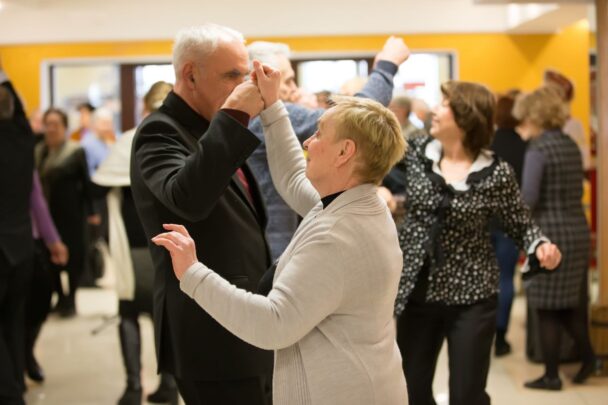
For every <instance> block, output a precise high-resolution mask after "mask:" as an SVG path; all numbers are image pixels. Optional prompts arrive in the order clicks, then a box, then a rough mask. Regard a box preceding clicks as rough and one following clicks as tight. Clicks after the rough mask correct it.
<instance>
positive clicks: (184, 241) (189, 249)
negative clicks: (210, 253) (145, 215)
mask: <svg viewBox="0 0 608 405" xmlns="http://www.w3.org/2000/svg"><path fill="white" fill-rule="evenodd" d="M163 228H165V229H166V230H167V231H169V232H165V233H160V234H158V235H156V236H155V237H153V238H152V242H154V243H155V244H156V245H158V246H162V247H164V248H165V249H167V250H168V251H169V253H170V254H171V261H172V262H173V271H174V272H175V276H177V279H178V280H181V279H182V277H183V276H184V273H186V270H188V268H190V266H192V265H193V264H194V263H196V262H198V259H197V258H196V245H195V244H194V240H193V239H192V238H191V237H190V234H189V233H188V231H187V230H186V228H185V227H184V226H183V225H174V224H164V225H163Z"/></svg>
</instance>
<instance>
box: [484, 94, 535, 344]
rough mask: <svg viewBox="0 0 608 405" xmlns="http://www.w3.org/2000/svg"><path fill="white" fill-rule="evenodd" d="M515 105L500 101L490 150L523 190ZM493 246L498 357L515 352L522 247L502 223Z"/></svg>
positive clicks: (511, 98) (522, 148) (510, 98)
mask: <svg viewBox="0 0 608 405" xmlns="http://www.w3.org/2000/svg"><path fill="white" fill-rule="evenodd" d="M514 104H515V95H512V94H504V95H499V96H498V98H497V100H496V111H495V113H494V119H495V122H496V132H495V133H494V139H493V140H492V145H491V147H490V149H491V150H492V151H493V152H494V153H496V155H497V156H498V157H499V158H501V159H502V160H504V161H506V162H507V163H508V164H509V165H511V167H512V168H513V171H514V172H515V177H516V179H517V184H518V185H519V187H521V174H522V170H523V165H524V155H525V153H526V146H527V145H526V142H525V141H524V140H523V139H521V136H519V134H518V133H517V131H516V130H515V127H516V126H517V124H519V121H517V119H515V117H513V114H512V113H511V110H512V109H513V105H514ZM491 236H492V245H493V247H494V251H495V252H496V258H497V259H498V267H499V268H500V282H499V293H498V311H497V316H496V339H495V341H494V353H495V354H496V356H504V355H506V354H508V353H510V352H511V345H510V344H509V342H507V340H506V335H507V330H508V328H509V318H510V317H511V306H512V304H513V296H514V294H515V286H514V284H513V276H514V274H515V266H517V260H518V259H519V248H518V247H517V245H516V244H515V242H514V241H513V240H512V239H511V238H509V237H508V236H507V235H506V234H505V233H504V232H503V230H502V229H501V227H500V224H498V223H496V224H493V227H492V234H491Z"/></svg>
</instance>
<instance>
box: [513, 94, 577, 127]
mask: <svg viewBox="0 0 608 405" xmlns="http://www.w3.org/2000/svg"><path fill="white" fill-rule="evenodd" d="M568 115H569V114H568V106H567V104H566V103H565V102H564V99H563V98H562V95H561V94H560V92H559V91H558V90H557V89H555V88H554V87H553V86H544V87H540V88H538V89H536V90H534V91H533V92H532V93H529V94H525V95H523V96H520V97H519V98H518V99H517V100H516V101H515V106H514V107H513V116H514V117H515V118H517V119H518V120H519V121H522V122H523V121H524V120H529V121H531V122H532V123H533V124H535V125H537V126H538V127H540V128H543V129H554V128H562V127H563V126H564V124H565V123H566V121H567V120H568Z"/></svg>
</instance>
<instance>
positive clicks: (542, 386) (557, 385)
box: [524, 375, 562, 391]
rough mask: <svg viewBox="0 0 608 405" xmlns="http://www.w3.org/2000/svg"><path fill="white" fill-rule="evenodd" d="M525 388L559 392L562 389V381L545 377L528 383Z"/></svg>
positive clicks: (557, 378)
mask: <svg viewBox="0 0 608 405" xmlns="http://www.w3.org/2000/svg"><path fill="white" fill-rule="evenodd" d="M524 387H526V388H533V389H537V390H550V391H560V390H561V389H562V380H560V379H559V377H547V376H546V375H544V376H542V377H540V378H539V379H537V380H534V381H528V382H527V383H525V384H524Z"/></svg>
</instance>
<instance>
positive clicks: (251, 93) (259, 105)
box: [222, 60, 281, 118]
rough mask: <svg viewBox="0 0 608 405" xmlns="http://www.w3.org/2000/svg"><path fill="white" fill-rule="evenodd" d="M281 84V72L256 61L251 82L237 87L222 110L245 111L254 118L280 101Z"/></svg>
mask: <svg viewBox="0 0 608 405" xmlns="http://www.w3.org/2000/svg"><path fill="white" fill-rule="evenodd" d="M280 84H281V72H279V71H278V70H277V69H274V68H271V67H270V66H268V65H263V64H262V63H260V62H259V61H257V60H254V61H253V72H252V73H251V80H248V81H245V82H243V83H241V84H239V85H238V86H236V87H235V88H234V90H232V93H230V95H229V96H228V98H227V99H226V101H225V102H224V104H223V105H222V108H230V109H233V110H239V111H244V112H246V113H247V114H249V117H251V118H253V117H255V116H256V115H258V114H259V113H260V112H261V111H262V110H263V109H265V108H268V107H270V106H271V105H273V104H274V103H275V102H276V101H277V100H278V99H279V86H280Z"/></svg>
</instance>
